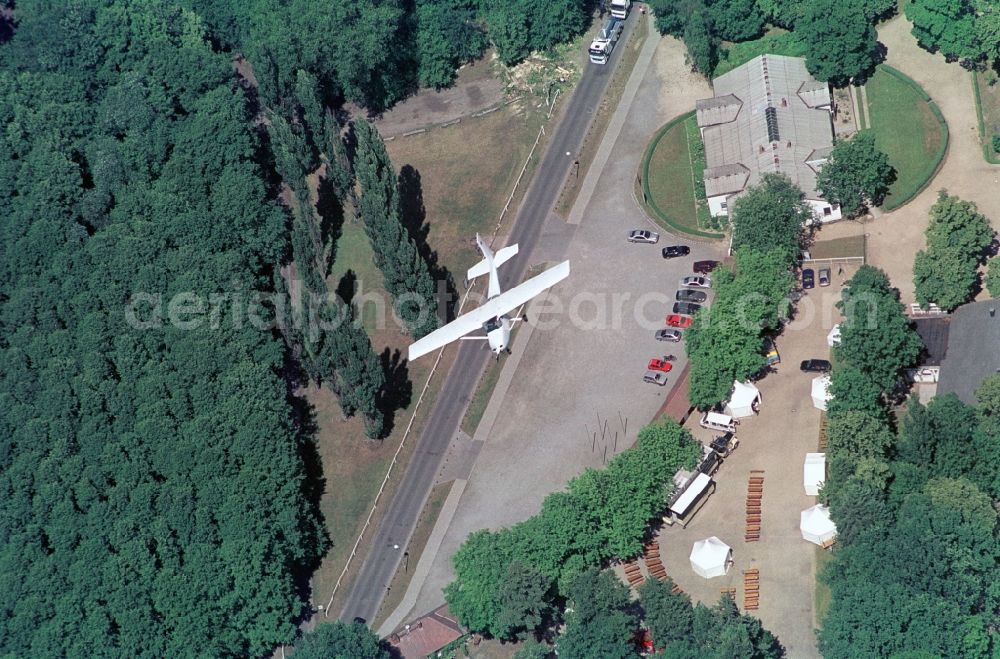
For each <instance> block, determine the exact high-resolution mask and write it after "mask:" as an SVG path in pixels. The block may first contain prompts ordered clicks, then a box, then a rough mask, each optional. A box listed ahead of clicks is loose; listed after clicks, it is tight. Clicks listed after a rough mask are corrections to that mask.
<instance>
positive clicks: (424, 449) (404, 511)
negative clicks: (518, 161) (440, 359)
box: [340, 12, 636, 622]
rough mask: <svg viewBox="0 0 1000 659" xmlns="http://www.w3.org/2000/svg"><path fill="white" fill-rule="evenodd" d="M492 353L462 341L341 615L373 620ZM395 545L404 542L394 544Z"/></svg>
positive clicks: (582, 130) (549, 187) (604, 70)
mask: <svg viewBox="0 0 1000 659" xmlns="http://www.w3.org/2000/svg"><path fill="white" fill-rule="evenodd" d="M633 14H635V12H633ZM635 22H636V19H635V18H632V17H630V18H629V19H628V21H627V24H626V26H625V33H624V34H623V35H622V39H621V41H622V43H627V41H628V38H629V36H630V34H631V32H632V29H633V28H634V26H635ZM624 50H625V49H624V48H619V49H616V50H615V51H614V53H612V61H611V63H610V64H608V65H607V66H594V65H589V64H588V65H586V66H585V67H584V70H583V75H582V77H581V78H580V82H579V83H578V84H577V86H576V90H575V91H574V92H573V95H572V97H571V98H570V100H569V105H568V106H567V107H566V110H565V112H564V114H563V117H562V119H561V121H560V122H559V124H558V126H557V127H556V129H555V134H554V135H552V139H551V142H550V143H549V146H548V148H547V149H546V151H545V155H544V156H543V158H542V162H541V165H540V166H539V168H538V170H537V171H536V173H535V176H534V179H533V181H532V183H531V186H530V187H529V188H528V191H527V193H526V195H525V197H524V200H523V202H522V203H521V207H520V210H519V211H518V213H517V217H516V219H515V222H514V228H513V231H512V233H511V236H510V240H509V242H510V243H518V244H519V245H520V246H521V251H520V255H519V256H518V257H517V258H515V259H513V260H512V261H511V262H510V264H509V265H507V266H505V267H504V268H503V269H502V270H501V273H500V280H501V283H502V285H503V286H504V288H506V287H507V286H509V284H510V283H511V282H512V281H513V282H516V281H520V279H521V277H523V275H524V271H525V269H526V268H527V266H528V265H530V263H531V261H530V253H531V249H532V248H533V247H534V245H535V243H536V241H537V240H538V236H539V234H540V232H541V229H542V225H543V224H544V223H545V220H546V218H547V217H548V216H549V213H550V212H551V210H552V206H553V204H554V203H555V200H556V197H557V196H558V195H559V191H560V189H561V188H562V185H563V182H564V181H565V179H566V176H567V175H568V174H569V170H570V166H571V165H572V163H573V160H574V157H573V156H567V155H566V153H567V152H569V153H571V154H576V153H577V152H578V151H579V149H580V144H581V142H582V141H583V137H584V135H585V134H586V132H587V127H588V126H589V125H590V120H591V118H592V117H593V115H594V111H595V110H596V109H597V106H598V104H599V103H600V101H601V97H602V96H603V95H604V91H605V89H606V87H607V84H608V81H609V80H610V79H611V73H612V71H613V70H614V68H615V64H616V63H617V61H618V57H619V56H620V54H621V53H622V52H624ZM489 359H490V355H489V354H488V353H486V352H485V351H483V350H482V346H480V345H478V344H477V343H473V342H469V341H466V342H463V343H461V345H460V346H459V353H458V357H457V359H456V360H455V363H454V366H452V369H451V372H450V373H449V374H448V378H447V379H446V380H445V383H444V387H443V388H442V390H441V395H440V396H439V397H438V400H437V403H436V404H435V405H434V409H433V411H432V412H431V416H430V420H429V421H428V423H427V427H426V428H425V429H424V432H423V434H422V435H421V436H420V442H419V444H418V445H417V448H416V450H415V451H414V453H413V456H412V458H411V459H410V464H409V466H408V467H407V469H406V473H405V474H404V475H403V482H402V483H401V484H400V486H399V490H398V491H397V492H396V496H395V497H394V498H393V500H392V502H391V503H390V504H389V509H388V511H387V513H386V516H385V518H384V519H383V520H382V524H381V525H380V526H379V528H378V531H377V532H376V535H375V541H374V543H373V545H372V550H371V552H370V553H369V554H368V557H367V558H366V559H365V562H364V564H363V566H362V567H361V573H360V575H359V576H358V579H357V581H356V582H355V584H354V588H353V589H352V590H351V594H350V597H349V598H348V600H347V603H346V604H345V606H344V610H343V611H342V612H341V615H340V617H341V619H343V620H351V619H353V618H355V617H361V618H364V619H365V620H367V621H369V622H373V618H374V617H375V614H376V613H377V612H378V608H379V605H380V604H381V603H382V599H383V597H385V594H386V590H387V588H388V584H389V582H390V581H391V580H392V576H393V574H395V572H396V570H397V569H398V567H399V563H400V560H401V559H402V554H403V551H404V549H405V547H406V544H407V542H409V539H410V536H411V534H412V533H413V527H414V526H415V525H416V522H417V517H418V516H419V515H420V511H421V510H422V509H423V506H424V503H425V501H426V500H427V496H428V494H429V493H430V491H431V487H432V486H433V484H434V478H435V475H436V474H437V471H438V468H439V466H440V464H441V460H442V458H443V457H444V454H445V451H446V450H447V449H448V445H449V444H450V443H451V440H452V438H453V437H454V436H455V433H456V432H458V428H459V424H460V423H461V421H462V416H463V414H464V413H465V408H466V406H467V405H468V403H469V399H470V397H471V396H472V393H473V392H474V391H475V388H476V384H477V382H478V381H479V376H480V375H481V373H482V371H483V368H484V367H485V365H486V363H487V362H488V361H489ZM396 545H398V546H399V547H400V549H394V546H396Z"/></svg>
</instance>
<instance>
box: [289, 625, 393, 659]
mask: <svg viewBox="0 0 1000 659" xmlns="http://www.w3.org/2000/svg"><path fill="white" fill-rule="evenodd" d="M295 656H296V657H300V658H301V659H389V657H390V656H391V655H390V654H389V650H388V649H387V648H386V647H385V645H384V644H383V643H382V642H381V641H379V638H378V636H376V635H375V634H373V633H372V632H371V630H370V629H368V628H367V627H365V626H364V625H361V624H358V623H356V622H351V623H347V622H340V621H337V622H323V623H320V624H318V625H316V628H315V629H314V630H313V631H311V632H306V634H305V635H303V637H302V640H300V641H299V642H298V643H296V644H295Z"/></svg>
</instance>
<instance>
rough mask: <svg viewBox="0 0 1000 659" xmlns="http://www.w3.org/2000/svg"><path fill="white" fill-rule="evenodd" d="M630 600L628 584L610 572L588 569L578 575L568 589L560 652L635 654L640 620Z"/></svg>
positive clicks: (595, 657) (603, 657)
mask: <svg viewBox="0 0 1000 659" xmlns="http://www.w3.org/2000/svg"><path fill="white" fill-rule="evenodd" d="M629 600H630V598H629V593H628V588H627V587H626V586H625V584H623V583H622V582H621V581H619V580H618V577H616V576H615V575H614V573H612V572H608V571H604V572H598V571H597V570H595V569H590V570H587V571H586V572H584V573H583V574H581V575H580V576H579V577H577V579H576V581H574V582H573V585H572V586H571V588H570V592H569V598H568V601H567V613H566V629H565V631H563V633H562V636H561V637H560V638H559V642H558V646H557V647H558V650H559V654H560V655H561V656H567V657H579V658H580V659H617V658H620V659H627V658H629V657H634V656H635V645H634V642H633V638H634V636H635V632H636V630H637V629H638V628H639V621H638V619H637V617H636V615H635V613H634V610H633V609H632V608H631V607H630V606H629V604H630V602H629Z"/></svg>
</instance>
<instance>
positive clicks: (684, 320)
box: [666, 313, 694, 329]
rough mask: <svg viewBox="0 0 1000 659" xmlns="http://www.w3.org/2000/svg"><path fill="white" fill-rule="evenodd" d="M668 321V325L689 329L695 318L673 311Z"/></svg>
mask: <svg viewBox="0 0 1000 659" xmlns="http://www.w3.org/2000/svg"><path fill="white" fill-rule="evenodd" d="M666 322H667V325H670V326H671V327H680V328H681V329H687V328H688V327H691V323H692V322H694V319H693V318H691V317H690V316H679V315H677V314H675V313H672V314H670V315H669V316H667V319H666Z"/></svg>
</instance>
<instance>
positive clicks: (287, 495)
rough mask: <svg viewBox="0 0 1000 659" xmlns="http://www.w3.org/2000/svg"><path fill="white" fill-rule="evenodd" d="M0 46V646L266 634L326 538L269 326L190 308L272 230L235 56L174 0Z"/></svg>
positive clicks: (122, 644) (261, 254) (257, 273)
mask: <svg viewBox="0 0 1000 659" xmlns="http://www.w3.org/2000/svg"><path fill="white" fill-rule="evenodd" d="M0 49H2V50H0V62H2V64H0V66H2V68H0V98H2V99H3V100H2V102H0V115H2V117H0V124H2V125H3V126H4V127H5V130H4V132H3V133H2V137H0V181H2V182H3V194H2V195H0V217H2V218H3V224H2V238H0V336H2V337H3V338H2V344H0V351H2V358H0V382H2V385H0V401H2V402H0V406H2V410H3V414H2V417H0V419H2V420H0V423H2V424H3V425H2V430H0V436H2V440H0V441H2V444H0V492H2V497H0V566H2V567H0V653H12V654H15V655H20V656H36V657H43V656H87V657H99V656H137V657H138V656H149V657H154V656H155V657H165V656H183V655H191V654H206V655H214V656H227V655H228V656H234V655H247V654H251V655H262V654H265V653H266V652H268V651H269V650H270V648H272V647H274V645H275V644H277V643H279V642H288V641H291V640H292V639H293V638H294V636H295V626H294V622H293V621H294V620H295V618H296V617H297V616H298V615H300V614H301V613H302V611H303V606H304V602H305V593H304V590H303V587H302V585H303V583H304V581H305V577H306V576H307V572H308V570H309V569H310V568H311V567H312V566H313V565H314V564H315V562H316V560H317V558H318V557H319V555H320V554H321V553H322V552H323V550H324V547H325V544H326V539H325V535H324V532H323V530H322V523H321V520H320V518H319V516H318V513H317V511H316V508H315V501H316V493H315V492H314V491H312V488H313V487H315V485H316V483H315V482H314V480H313V479H310V478H308V476H307V473H306V466H305V465H306V463H307V461H306V457H307V455H308V453H309V452H310V451H311V445H310V442H309V438H308V437H305V436H303V435H302V434H301V433H300V431H299V430H298V428H299V427H300V424H299V423H298V421H297V418H296V416H297V414H298V412H297V411H296V409H295V408H294V406H293V405H291V404H290V399H289V390H288V384H287V383H286V379H285V378H284V377H283V371H284V370H285V368H286V367H287V365H286V358H285V345H284V343H283V342H282V341H281V340H280V337H278V336H276V335H275V334H273V333H270V332H264V331H260V330H258V329H255V328H253V327H251V326H249V325H247V324H241V323H240V322H239V319H238V318H237V317H236V316H235V315H234V313H233V307H231V306H230V304H229V303H228V302H225V303H221V304H219V305H217V308H218V311H219V313H218V317H217V319H216V320H217V322H212V321H210V320H209V319H208V318H207V317H205V316H204V315H201V316H199V315H197V314H196V313H194V312H193V311H194V310H196V308H197V303H196V302H194V301H193V300H194V296H201V298H202V300H208V299H210V296H212V295H216V296H219V295H226V294H227V292H232V291H233V290H234V289H242V290H245V291H250V290H264V291H266V290H269V289H271V288H272V279H273V277H274V272H275V267H276V265H277V264H279V263H280V262H282V260H283V259H284V257H285V253H286V251H287V242H288V241H287V238H286V231H285V217H284V213H283V212H282V211H281V210H280V208H279V207H278V206H277V205H276V204H274V203H273V202H272V201H270V200H269V198H270V197H271V196H272V191H271V190H269V189H268V186H267V185H266V183H265V178H264V176H263V172H262V171H261V168H260V166H259V164H258V162H257V159H258V157H259V152H260V150H261V148H262V145H261V142H260V140H259V139H258V137H257V136H256V135H255V133H254V132H253V131H252V124H251V122H250V118H251V115H250V113H249V109H248V106H247V100H246V98H245V95H244V93H243V91H242V90H241V89H240V88H239V87H238V86H237V85H236V84H235V80H234V76H233V73H232V68H231V66H230V62H229V57H227V56H225V55H221V54H217V53H215V52H213V50H212V47H211V45H210V43H209V41H208V40H207V35H206V32H205V28H204V24H203V23H202V21H201V20H200V19H199V18H198V16H196V15H194V14H192V13H191V12H189V11H185V10H182V9H180V8H178V7H176V6H174V5H173V4H172V3H168V2H145V3H136V4H131V3H127V2H108V3H93V4H90V5H88V4H87V3H76V4H74V5H73V6H72V7H63V6H60V5H59V4H50V3H37V4H34V3H30V2H24V3H18V7H17V26H16V32H15V34H14V36H13V38H12V39H11V40H10V41H9V42H8V43H6V44H4V45H3V46H0ZM177 293H190V294H191V295H190V298H189V300H188V302H186V303H185V304H184V305H177V306H175V305H174V304H173V303H171V304H170V305H169V308H168V307H167V301H168V300H171V299H173V296H174V295H175V294H177ZM136 295H141V296H144V297H142V298H141V304H131V303H130V300H134V299H135V298H134V296H136ZM157 300H160V301H162V302H157ZM157 305H162V309H160V311H161V312H162V315H161V314H157ZM202 311H203V313H204V310H202ZM172 313H176V314H177V318H179V319H180V320H181V322H177V323H174V322H168V320H167V316H168V315H170V314H172ZM212 325H215V327H213V326H212Z"/></svg>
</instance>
